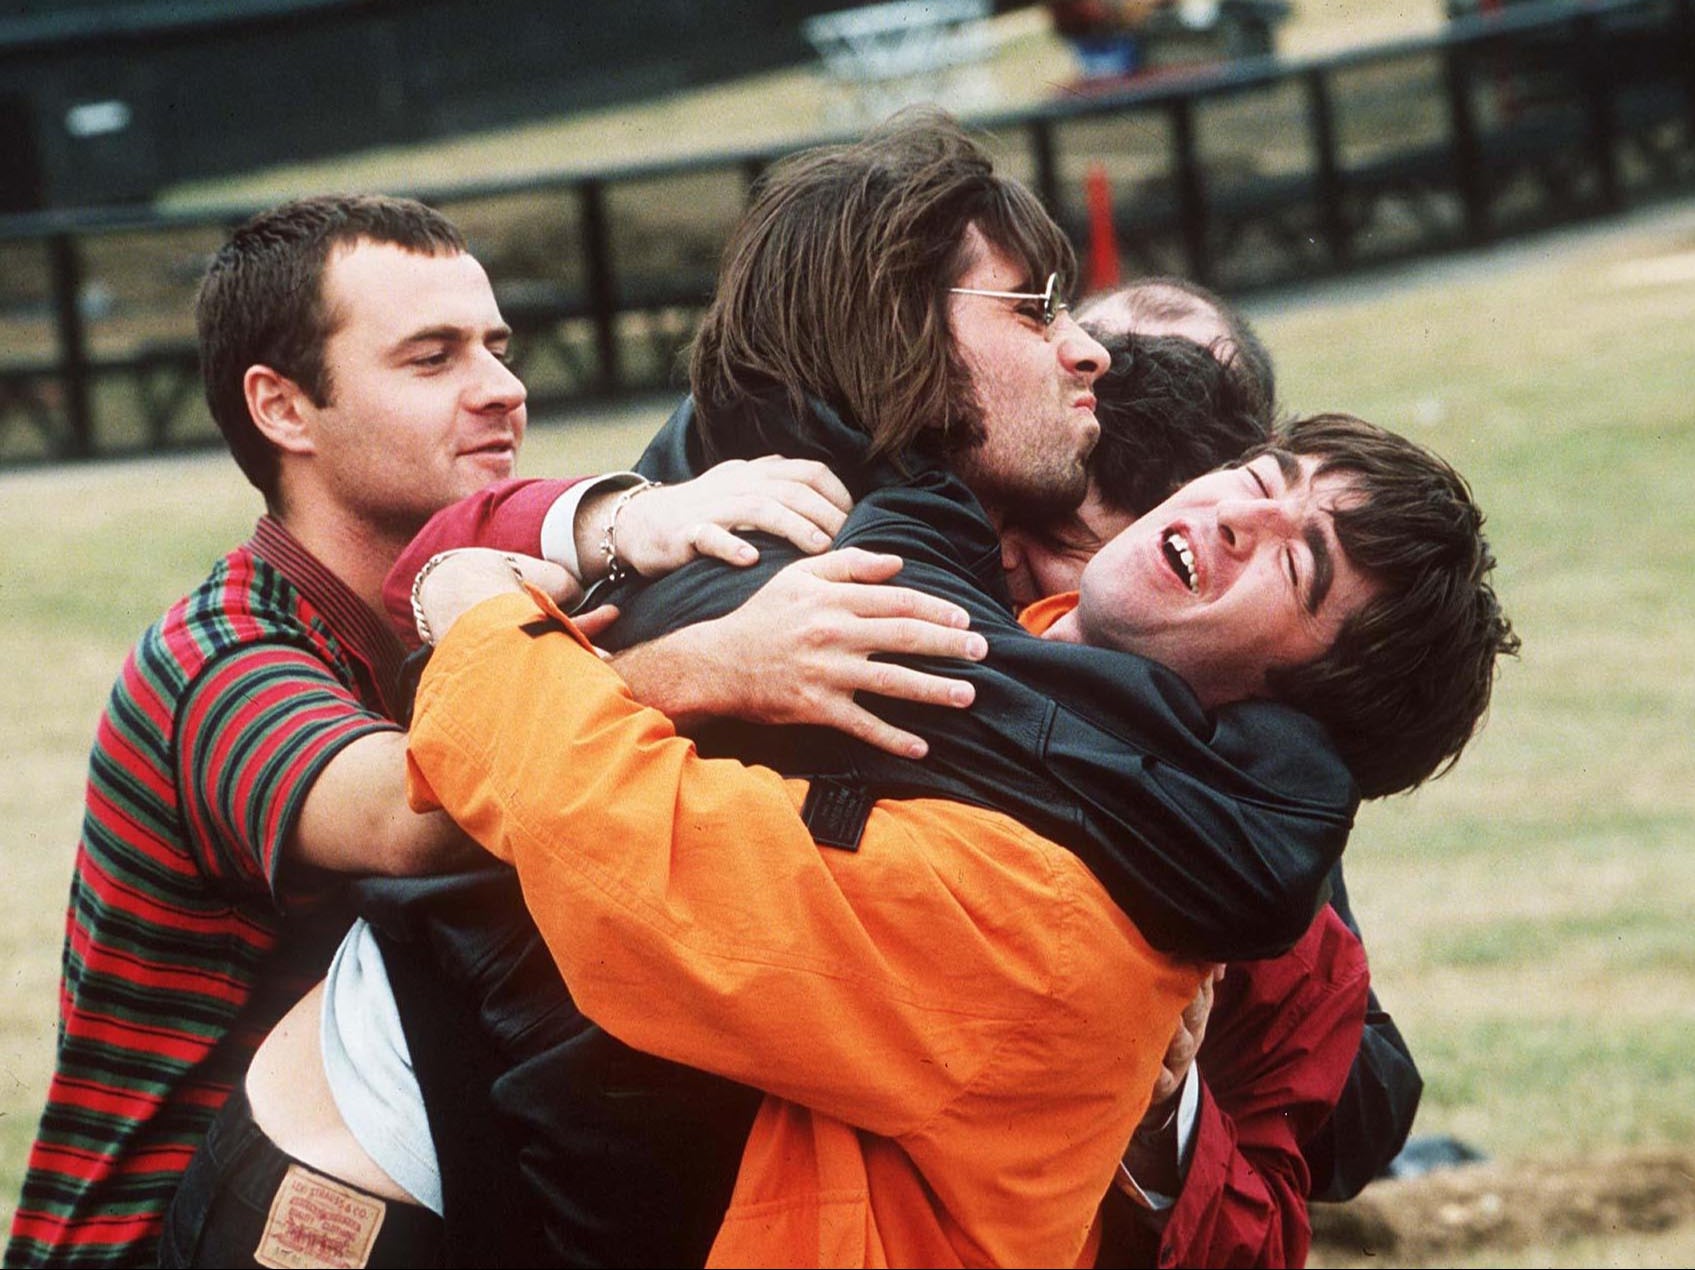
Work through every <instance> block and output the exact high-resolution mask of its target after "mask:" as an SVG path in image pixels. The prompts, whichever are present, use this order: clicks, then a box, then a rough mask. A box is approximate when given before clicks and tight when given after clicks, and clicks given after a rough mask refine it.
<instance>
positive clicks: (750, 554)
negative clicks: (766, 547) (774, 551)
mask: <svg viewBox="0 0 1695 1270" xmlns="http://www.w3.org/2000/svg"><path fill="white" fill-rule="evenodd" d="M736 559H737V560H741V561H743V562H745V563H747V564H752V563H753V562H754V561H755V560H757V559H759V553H758V552H757V551H755V550H754V549H753V548H752V547H749V546H747V545H746V544H743V545H742V546H740V547H737V548H736Z"/></svg>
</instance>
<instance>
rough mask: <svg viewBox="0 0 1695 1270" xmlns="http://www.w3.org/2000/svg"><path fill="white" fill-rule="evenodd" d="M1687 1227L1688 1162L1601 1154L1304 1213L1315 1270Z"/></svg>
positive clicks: (1693, 1212) (1388, 1191)
mask: <svg viewBox="0 0 1695 1270" xmlns="http://www.w3.org/2000/svg"><path fill="white" fill-rule="evenodd" d="M1689 1222H1695V1152H1689V1151H1680V1150H1673V1149H1669V1148H1655V1149H1640V1150H1633V1151H1619V1152H1610V1153H1607V1154H1603V1155H1596V1156H1593V1157H1589V1158H1584V1159H1573V1160H1564V1161H1555V1162H1546V1163H1533V1164H1523V1163H1521V1164H1499V1163H1491V1164H1479V1165H1471V1166H1469V1167H1465V1168H1457V1169H1446V1170H1443V1171H1441V1172H1437V1173H1431V1174H1428V1175H1426V1176H1424V1177H1420V1178H1412V1179H1408V1180H1406V1181H1394V1182H1377V1183H1374V1184H1373V1185H1372V1186H1371V1187H1370V1188H1369V1189H1367V1190H1366V1192H1365V1193H1364V1194H1362V1195H1361V1196H1360V1197H1359V1198H1358V1199H1356V1200H1354V1201H1353V1202H1352V1203H1349V1204H1320V1205H1316V1206H1314V1209H1313V1256H1312V1264H1313V1265H1315V1266H1343V1265H1350V1264H1356V1263H1360V1262H1363V1261H1371V1262H1375V1263H1377V1264H1389V1265H1398V1266H1434V1265H1450V1264H1453V1262H1454V1259H1455V1258H1459V1257H1463V1256H1465V1254H1467V1253H1470V1252H1473V1251H1477V1250H1481V1249H1489V1250H1492V1251H1496V1252H1505V1251H1511V1250H1513V1249H1520V1248H1531V1247H1546V1246H1548V1245H1550V1244H1560V1243H1565V1242H1567V1241H1572V1240H1579V1239H1586V1238H1591V1237H1594V1236H1611V1237H1617V1236H1622V1235H1630V1234H1651V1233H1655V1232H1659V1231H1664V1230H1670V1229H1671V1228H1673V1227H1675V1226H1679V1225H1682V1224H1684V1223H1689Z"/></svg>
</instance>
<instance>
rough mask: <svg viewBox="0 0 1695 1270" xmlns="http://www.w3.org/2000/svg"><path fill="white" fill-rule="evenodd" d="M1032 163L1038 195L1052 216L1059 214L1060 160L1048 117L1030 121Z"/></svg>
mask: <svg viewBox="0 0 1695 1270" xmlns="http://www.w3.org/2000/svg"><path fill="white" fill-rule="evenodd" d="M1030 165H1031V171H1032V173H1033V175H1034V176H1035V179H1036V196H1037V197H1038V198H1040V199H1041V200H1042V205H1043V206H1044V207H1046V208H1047V209H1048V214H1049V215H1050V216H1055V217H1057V216H1058V215H1059V208H1060V203H1059V161H1058V160H1057V159H1056V158H1055V157H1054V149H1053V124H1052V123H1051V122H1050V121H1049V120H1046V119H1032V120H1031V121H1030Z"/></svg>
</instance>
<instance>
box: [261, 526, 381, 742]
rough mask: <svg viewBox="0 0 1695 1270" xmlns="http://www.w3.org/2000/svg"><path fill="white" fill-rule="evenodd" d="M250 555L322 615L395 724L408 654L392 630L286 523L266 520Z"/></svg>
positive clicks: (369, 688) (368, 687) (375, 698)
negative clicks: (284, 581) (398, 689)
mask: <svg viewBox="0 0 1695 1270" xmlns="http://www.w3.org/2000/svg"><path fill="white" fill-rule="evenodd" d="M247 549H248V550H249V551H251V552H252V553H253V554H254V555H256V556H258V557H259V559H261V560H263V561H264V562H265V563H266V564H268V565H270V566H271V567H272V568H273V569H275V570H276V571H277V572H278V573H280V574H282V575H283V577H284V578H286V579H287V580H288V583H289V585H290V586H292V587H293V588H294V589H295V590H296V591H298V592H299V593H300V595H301V597H302V598H303V599H305V600H306V602H307V603H308V604H310V605H311V606H312V607H313V608H315V609H317V610H318V612H319V613H321V614H322V615H323V617H324V620H325V621H326V622H327V623H328V624H329V627H330V629H331V630H332V631H334V632H335V636H336V638H337V639H338V640H339V641H340V642H341V645H342V648H343V649H344V650H345V651H346V652H347V653H348V654H349V655H350V656H351V657H352V658H353V660H354V661H355V662H356V663H357V664H358V665H359V666H361V667H362V668H363V669H364V671H365V673H366V675H367V676H368V677H369V681H370V682H369V683H368V684H367V685H366V687H367V689H368V691H370V692H372V693H374V694H375V696H374V700H375V701H376V702H377V703H378V704H380V705H381V707H382V709H383V712H384V713H385V714H388V715H389V716H390V717H391V718H392V717H393V716H394V704H393V703H394V702H395V700H396V697H395V688H396V685H397V684H398V682H399V675H400V667H401V663H403V662H404V661H405V660H406V650H405V648H404V647H402V645H401V643H400V640H399V638H398V637H397V636H396V635H395V633H394V632H393V631H392V630H390V629H389V627H388V624H387V623H386V622H385V621H384V620H383V619H382V618H380V617H379V616H378V615H377V614H376V613H374V612H372V611H371V607H370V605H368V604H366V603H365V601H363V600H361V599H360V598H359V597H358V596H357V595H355V594H354V593H353V589H352V588H351V587H349V586H348V585H347V584H346V583H345V582H343V581H342V580H341V579H340V578H339V577H338V576H336V574H335V572H334V571H333V570H331V569H330V567H329V566H328V565H326V564H325V563H324V562H323V561H322V560H320V559H318V557H317V556H315V555H313V554H312V553H311V552H310V551H308V550H307V549H306V547H305V545H304V544H303V543H302V542H301V541H300V539H298V538H296V537H295V536H294V535H293V534H291V533H290V532H289V531H288V530H287V529H286V528H285V527H284V526H283V524H282V522H281V521H279V520H276V519H274V518H273V517H271V516H268V515H267V516H261V517H260V518H259V523H258V525H256V526H255V527H254V530H253V537H252V538H251V539H250V540H249V541H248V543H247Z"/></svg>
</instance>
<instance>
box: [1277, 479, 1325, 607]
mask: <svg viewBox="0 0 1695 1270" xmlns="http://www.w3.org/2000/svg"><path fill="white" fill-rule="evenodd" d="M1266 453H1268V454H1270V455H1271V457H1272V458H1273V459H1274V460H1276V463H1277V467H1278V470H1279V471H1281V472H1282V473H1283V482H1284V484H1285V485H1288V486H1291V487H1293V486H1295V485H1299V484H1301V461H1300V459H1298V458H1296V457H1295V456H1294V455H1293V454H1291V453H1289V451H1287V450H1280V449H1272V450H1268V451H1266ZM1301 537H1302V539H1304V540H1305V542H1306V544H1307V550H1308V551H1310V552H1311V553H1312V585H1311V586H1310V587H1309V588H1308V589H1307V597H1306V601H1305V604H1304V607H1305V608H1306V611H1307V612H1308V613H1310V614H1312V616H1314V617H1317V616H1318V611H1319V609H1321V608H1323V607H1324V600H1325V597H1326V596H1328V595H1329V594H1330V587H1331V585H1332V584H1333V583H1334V582H1335V581H1336V557H1335V556H1334V555H1333V554H1332V553H1331V550H1330V540H1329V539H1328V538H1326V537H1325V536H1324V531H1323V530H1322V529H1320V528H1319V527H1318V526H1317V525H1315V524H1313V523H1312V522H1310V521H1309V522H1308V523H1307V524H1306V525H1304V526H1303V527H1302V528H1301Z"/></svg>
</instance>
